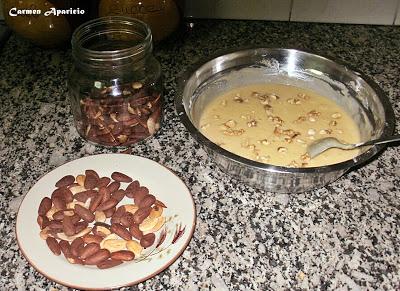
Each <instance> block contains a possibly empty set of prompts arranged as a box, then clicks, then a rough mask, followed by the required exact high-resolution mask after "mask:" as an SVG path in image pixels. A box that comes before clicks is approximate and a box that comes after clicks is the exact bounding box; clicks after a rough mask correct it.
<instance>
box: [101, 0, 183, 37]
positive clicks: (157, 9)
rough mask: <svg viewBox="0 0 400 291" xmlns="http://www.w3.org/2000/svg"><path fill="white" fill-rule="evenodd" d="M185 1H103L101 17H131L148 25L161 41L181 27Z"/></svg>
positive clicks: (154, 35)
mask: <svg viewBox="0 0 400 291" xmlns="http://www.w3.org/2000/svg"><path fill="white" fill-rule="evenodd" d="M183 4H184V0H101V1H100V3H99V16H100V17H102V16H113V15H115V16H129V17H134V18H137V19H140V20H142V21H144V22H145V23H147V24H148V25H149V26H150V28H151V31H152V33H153V39H154V40H155V41H160V40H162V39H164V38H166V37H167V36H169V35H170V34H171V33H173V32H174V31H175V30H176V29H177V28H178V26H179V23H180V20H181V18H182V16H183Z"/></svg>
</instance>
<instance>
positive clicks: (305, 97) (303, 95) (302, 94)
mask: <svg viewBox="0 0 400 291" xmlns="http://www.w3.org/2000/svg"><path fill="white" fill-rule="evenodd" d="M297 97H299V98H301V99H304V100H308V99H310V96H308V95H306V94H305V93H299V94H297Z"/></svg>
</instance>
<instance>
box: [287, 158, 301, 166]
mask: <svg viewBox="0 0 400 291" xmlns="http://www.w3.org/2000/svg"><path fill="white" fill-rule="evenodd" d="M287 167H289V168H299V167H300V165H299V164H298V163H297V162H296V161H295V160H293V161H291V162H290V164H288V165H287Z"/></svg>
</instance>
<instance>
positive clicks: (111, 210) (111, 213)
mask: <svg viewBox="0 0 400 291" xmlns="http://www.w3.org/2000/svg"><path fill="white" fill-rule="evenodd" d="M115 210H116V207H115V206H114V207H113V208H110V209H107V210H104V214H105V215H106V218H110V217H111V216H113V214H114V213H115Z"/></svg>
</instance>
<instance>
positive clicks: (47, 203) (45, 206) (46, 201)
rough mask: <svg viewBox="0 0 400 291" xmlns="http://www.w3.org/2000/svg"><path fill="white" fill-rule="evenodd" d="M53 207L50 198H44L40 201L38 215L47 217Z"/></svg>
mask: <svg viewBox="0 0 400 291" xmlns="http://www.w3.org/2000/svg"><path fill="white" fill-rule="evenodd" d="M51 205H52V202H51V199H50V198H49V197H44V198H43V199H42V201H40V205H39V209H38V214H39V215H41V216H44V215H46V213H47V211H49V210H50V208H51Z"/></svg>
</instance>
